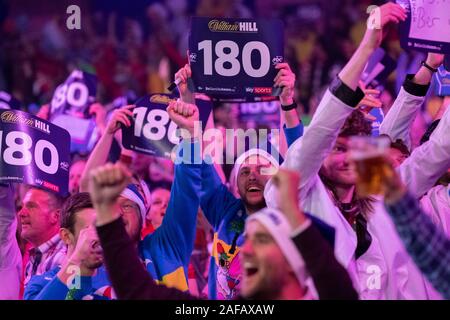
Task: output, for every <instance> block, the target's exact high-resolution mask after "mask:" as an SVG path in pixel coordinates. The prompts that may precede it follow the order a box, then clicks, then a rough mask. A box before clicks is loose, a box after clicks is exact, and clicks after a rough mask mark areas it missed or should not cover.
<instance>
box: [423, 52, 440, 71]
mask: <svg viewBox="0 0 450 320" xmlns="http://www.w3.org/2000/svg"><path fill="white" fill-rule="evenodd" d="M425 62H426V63H427V64H428V65H429V66H430V67H432V68H435V69H437V68H439V67H440V66H441V64H443V63H444V55H443V54H440V53H433V52H429V53H428V55H427V60H426V61H425Z"/></svg>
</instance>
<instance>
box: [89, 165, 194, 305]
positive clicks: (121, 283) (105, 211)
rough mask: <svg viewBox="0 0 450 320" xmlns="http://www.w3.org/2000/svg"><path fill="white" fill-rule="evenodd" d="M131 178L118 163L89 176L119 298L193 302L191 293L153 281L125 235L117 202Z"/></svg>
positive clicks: (107, 263)
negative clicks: (116, 206) (117, 210)
mask: <svg viewBox="0 0 450 320" xmlns="http://www.w3.org/2000/svg"><path fill="white" fill-rule="evenodd" d="M130 179H131V174H130V173H129V172H128V171H127V170H126V169H125V168H124V167H123V166H122V165H121V164H120V163H119V164H115V165H112V164H107V165H105V166H102V167H99V168H96V169H94V170H93V171H92V172H91V174H90V181H89V189H90V194H91V197H92V202H93V204H94V208H95V210H96V213H97V220H96V225H97V233H98V236H99V239H100V243H101V246H102V248H103V255H104V259H105V265H106V269H107V270H108V276H109V279H110V281H111V284H112V286H113V288H114V290H115V292H116V294H117V297H118V298H119V299H125V300H129V299H158V300H159V299H161V300H167V299H177V300H178V299H191V298H192V297H191V296H190V295H189V294H186V293H183V292H181V291H179V290H176V289H170V288H167V287H165V286H159V285H157V284H156V283H155V282H154V281H153V278H152V277H151V276H150V274H149V273H148V272H147V270H146V269H145V268H144V265H143V264H142V262H141V260H140V259H139V256H138V252H137V250H136V246H135V244H134V243H133V241H131V239H130V237H129V236H128V234H127V233H126V230H125V225H124V223H123V221H122V219H121V218H120V216H119V213H117V212H116V211H115V210H114V209H113V206H114V202H115V200H116V199H117V197H118V196H119V195H120V193H121V192H122V190H123V189H124V188H125V186H126V185H127V184H128V182H129V181H130Z"/></svg>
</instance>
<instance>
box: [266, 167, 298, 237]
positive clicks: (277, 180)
mask: <svg viewBox="0 0 450 320" xmlns="http://www.w3.org/2000/svg"><path fill="white" fill-rule="evenodd" d="M272 179H273V182H274V184H275V186H276V187H277V189H278V208H279V209H280V210H281V211H282V212H283V213H284V214H285V215H286V218H287V219H288V221H289V223H290V225H291V227H292V229H293V230H294V229H296V228H297V227H299V226H300V225H301V224H302V223H303V222H304V221H305V220H306V216H305V214H304V213H303V211H302V210H301V209H300V207H299V205H298V186H299V183H300V175H299V174H298V173H297V172H295V171H291V170H286V169H282V168H279V169H278V172H277V174H275V175H274V176H273V177H272Z"/></svg>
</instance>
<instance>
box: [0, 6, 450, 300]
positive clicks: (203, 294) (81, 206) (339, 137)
mask: <svg viewBox="0 0 450 320" xmlns="http://www.w3.org/2000/svg"><path fill="white" fill-rule="evenodd" d="M379 12H380V26H379V27H378V28H371V27H367V28H366V30H365V33H364V36H363V37H362V40H361V41H360V42H359V45H358V46H357V48H356V50H355V51H354V52H353V53H352V54H350V55H348V57H347V61H346V62H345V63H344V64H343V66H342V68H341V69H340V70H339V71H338V72H337V74H336V75H335V77H334V78H333V79H332V80H331V82H329V83H328V86H327V89H326V90H325V91H324V93H323V95H321V96H320V103H318V105H317V107H314V108H312V109H314V113H313V115H312V118H311V121H310V123H309V124H308V126H306V127H305V128H303V123H302V121H301V120H300V116H299V114H298V108H297V106H298V104H300V102H302V101H298V104H297V103H296V100H302V96H301V95H298V94H297V96H296V89H295V88H296V85H297V82H302V81H304V80H305V79H301V81H299V79H297V77H296V73H295V72H293V71H292V69H293V67H292V66H291V65H290V64H289V61H287V62H285V63H279V64H278V65H277V66H276V69H277V70H278V73H277V75H276V77H275V79H274V86H275V87H281V88H282V91H281V93H280V96H279V100H280V105H281V109H280V114H281V118H282V119H283V123H282V124H281V126H280V129H281V130H282V131H283V135H282V139H285V143H286V144H287V146H288V149H287V152H286V153H284V154H283V158H284V159H283V161H280V159H276V158H274V157H273V155H272V154H271V153H269V152H267V151H266V150H263V149H259V148H251V149H248V150H246V151H245V152H243V153H242V154H240V155H239V156H238V157H237V158H236V159H235V161H234V164H233V167H232V170H230V173H229V174H225V173H224V172H225V171H226V170H225V169H226V168H225V166H221V165H220V164H217V163H214V161H211V159H209V158H208V157H209V155H206V154H202V152H201V150H202V148H201V145H202V143H203V141H202V138H203V137H202V135H201V132H199V130H198V126H197V125H196V122H198V121H199V109H198V107H197V105H196V99H195V98H196V95H195V93H194V92H191V91H190V88H189V86H188V81H189V78H191V76H192V72H191V68H190V66H189V65H188V64H187V65H184V66H182V67H180V68H179V70H178V71H177V72H176V73H175V75H174V79H177V80H178V91H179V94H180V98H179V99H178V100H176V101H171V102H170V103H169V104H168V107H167V113H168V115H169V117H170V120H171V121H173V122H174V123H176V124H177V126H178V127H179V128H180V129H183V139H182V140H181V141H180V143H179V145H178V146H177V154H176V159H174V160H173V161H170V160H168V159H163V158H156V157H150V156H146V155H143V154H140V153H136V152H134V151H130V150H127V149H125V148H124V147H123V144H122V133H121V132H122V128H125V127H130V126H131V125H132V121H133V108H134V107H135V106H134V105H127V106H124V107H121V108H118V109H116V110H115V111H113V113H112V115H111V116H110V117H109V119H104V118H105V114H104V112H103V111H102V108H103V106H102V105H101V104H98V103H97V104H95V105H94V106H93V107H91V109H93V110H94V111H93V112H92V113H93V114H95V117H96V123H97V126H98V127H99V138H98V141H96V144H95V147H94V148H93V150H92V151H91V152H90V153H89V155H88V157H87V159H85V158H83V157H81V158H80V157H76V158H74V159H73V161H72V164H71V168H70V175H69V191H70V196H68V197H64V198H63V197H61V196H60V195H58V194H55V193H52V192H50V191H46V190H44V189H40V188H37V187H31V186H24V185H21V186H18V185H14V184H0V283H1V286H0V299H22V298H23V299H27V300H60V299H61V300H64V299H67V300H81V299H86V300H87V299H89V300H90V299H161V300H165V299H175V300H181V299H226V300H235V299H268V300H285V299H289V300H315V299H338V300H357V299H364V300H367V299H370V300H372V299H375V300H378V299H394V300H397V299H448V298H450V234H449V232H450V231H449V230H450V219H449V216H450V189H449V188H450V187H449V186H448V185H447V184H446V182H447V181H446V180H447V179H448V178H447V177H448V176H447V175H448V170H449V169H450V139H448V136H449V132H450V111H449V110H448V108H447V107H448V106H449V104H450V101H449V100H448V98H446V99H443V100H442V103H441V105H440V106H439V110H438V111H437V112H435V114H434V118H433V122H432V123H431V125H430V126H429V127H428V129H427V130H426V132H425V133H424V134H423V136H422V137H421V139H420V144H417V143H414V142H413V141H412V139H411V134H412V133H413V132H411V131H413V130H414V129H413V128H414V127H413V122H414V121H415V119H416V117H417V115H418V114H419V113H421V108H422V105H423V104H424V102H425V100H426V96H427V94H428V91H429V88H430V83H431V81H432V76H433V73H434V72H436V69H437V68H438V67H439V66H441V65H442V64H443V60H444V57H443V55H440V54H435V53H428V55H427V56H426V59H425V60H424V61H423V63H422V64H418V65H416V67H415V70H414V72H413V74H407V75H406V76H405V77H404V80H403V83H402V85H401V88H400V90H399V92H398V94H396V97H395V98H394V99H393V100H394V101H393V102H392V105H390V106H389V108H388V110H386V115H385V117H384V119H383V122H382V123H381V125H380V127H379V132H380V135H382V136H384V137H388V138H389V139H390V146H389V148H388V150H387V153H386V155H385V156H384V157H383V160H382V161H383V165H385V166H386V167H387V168H389V169H390V171H389V172H391V174H387V175H385V176H384V177H383V179H380V181H378V183H379V184H380V185H381V189H382V190H384V192H383V195H382V196H381V195H361V194H360V193H358V192H357V188H358V186H359V183H360V182H361V180H363V177H362V176H361V173H360V172H357V171H356V169H355V166H354V163H353V160H352V159H351V158H350V152H349V148H350V142H351V139H352V137H354V136H360V137H368V136H371V134H372V124H371V121H370V116H368V112H369V111H370V109H372V108H381V107H386V105H385V104H383V102H382V101H381V100H380V99H381V98H380V91H379V90H376V89H373V88H366V87H365V86H363V85H362V83H361V82H360V80H361V77H362V73H363V70H364V68H365V66H366V64H367V62H368V61H369V59H370V57H371V56H372V55H373V53H374V52H375V50H376V49H377V48H379V47H380V46H381V44H382V41H383V36H384V34H386V33H387V30H388V28H389V27H391V26H393V25H394V26H395V25H396V24H398V23H400V22H401V21H404V20H405V19H406V13H405V10H404V9H403V8H402V7H401V6H399V5H397V4H394V3H388V4H384V5H382V6H381V7H380V11H379ZM135 80H138V79H135ZM313 90H315V89H313ZM314 95H319V92H313V93H311V97H312V96H314ZM308 97H309V96H308ZM309 98H310V97H309ZM304 101H306V100H304ZM304 101H303V102H302V103H303V104H304ZM307 109H308V108H307ZM47 114H48V110H46V109H45V107H42V108H41V110H40V112H39V113H38V116H40V117H42V118H44V119H46V117H47ZM115 148H116V149H118V150H119V152H118V153H119V156H118V157H115V158H116V159H115V160H116V161H111V160H112V158H113V157H112V156H111V153H112V152H113V150H114V149H115ZM372 178H373V179H376V177H372Z"/></svg>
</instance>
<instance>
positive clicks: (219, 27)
mask: <svg viewBox="0 0 450 320" xmlns="http://www.w3.org/2000/svg"><path fill="white" fill-rule="evenodd" d="M208 28H209V30H210V31H212V32H258V26H257V25H256V22H234V23H230V22H228V21H223V20H211V21H209V22H208Z"/></svg>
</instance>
